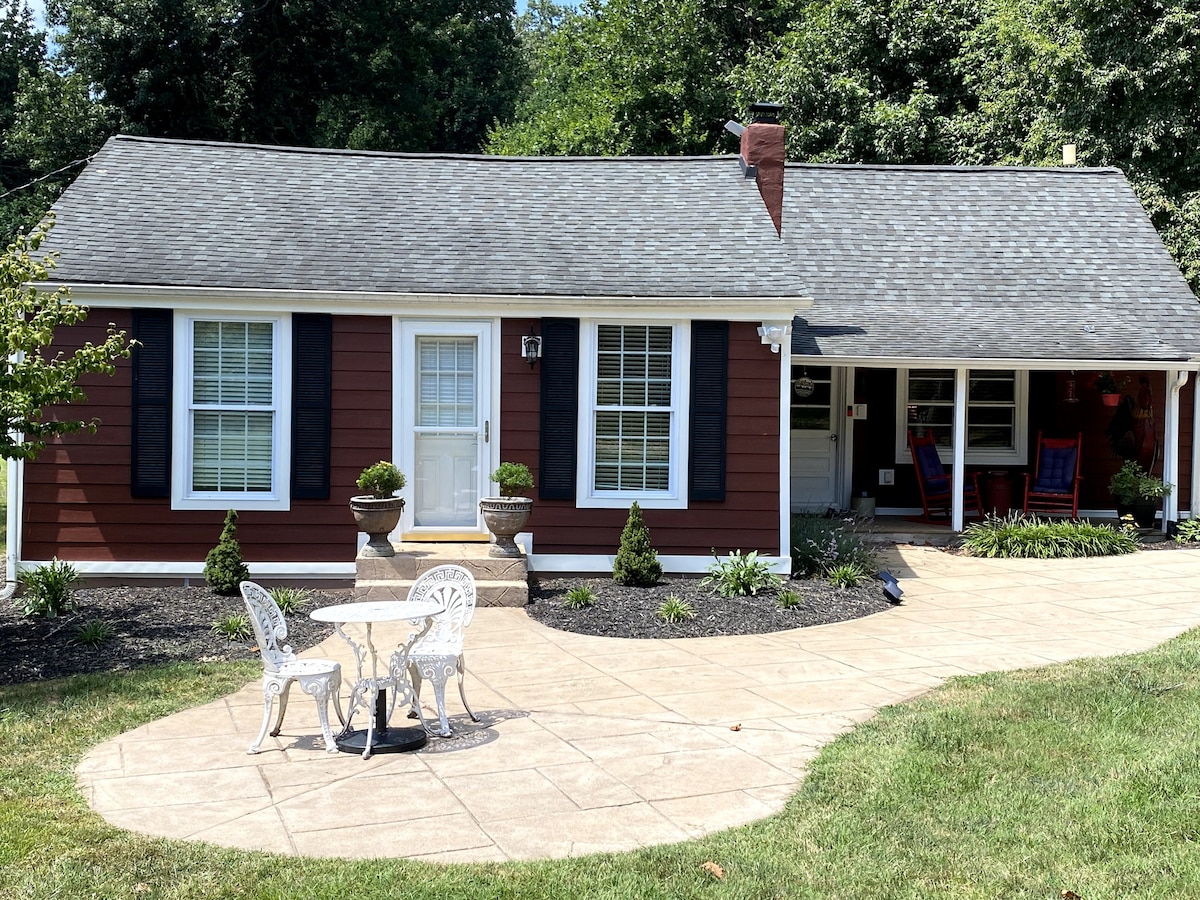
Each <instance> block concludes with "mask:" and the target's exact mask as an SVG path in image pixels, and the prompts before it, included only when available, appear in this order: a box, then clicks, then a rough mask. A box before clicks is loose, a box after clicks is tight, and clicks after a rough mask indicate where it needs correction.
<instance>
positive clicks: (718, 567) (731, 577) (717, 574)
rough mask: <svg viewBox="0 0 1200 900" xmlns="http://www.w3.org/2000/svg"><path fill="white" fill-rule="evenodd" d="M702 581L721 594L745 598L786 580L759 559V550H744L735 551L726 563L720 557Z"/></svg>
mask: <svg viewBox="0 0 1200 900" xmlns="http://www.w3.org/2000/svg"><path fill="white" fill-rule="evenodd" d="M714 555H715V553H714ZM700 583H701V584H703V585H704V586H705V587H712V589H713V590H714V591H716V592H717V593H718V594H720V595H721V596H722V597H745V596H746V595H748V594H757V593H758V592H759V591H762V590H766V589H768V588H777V587H779V585H780V584H782V583H783V579H782V578H780V577H779V576H778V575H776V574H774V573H773V572H772V571H771V566H770V563H768V562H767V561H766V560H765V559H759V557H758V551H757V550H751V551H750V552H749V553H747V554H745V555H743V554H742V551H741V550H733V551H731V552H730V554H729V557H728V558H727V559H726V560H725V562H721V560H720V559H718V560H717V561H716V562H714V563H713V564H712V565H711V566H709V567H708V575H707V576H705V578H704V579H703V580H702V581H701V582H700Z"/></svg>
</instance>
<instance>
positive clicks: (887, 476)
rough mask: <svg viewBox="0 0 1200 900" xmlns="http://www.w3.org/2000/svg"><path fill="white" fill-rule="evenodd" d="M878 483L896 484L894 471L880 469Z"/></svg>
mask: <svg viewBox="0 0 1200 900" xmlns="http://www.w3.org/2000/svg"><path fill="white" fill-rule="evenodd" d="M879 483H880V484H895V483H896V470H895V469H880V470H879Z"/></svg>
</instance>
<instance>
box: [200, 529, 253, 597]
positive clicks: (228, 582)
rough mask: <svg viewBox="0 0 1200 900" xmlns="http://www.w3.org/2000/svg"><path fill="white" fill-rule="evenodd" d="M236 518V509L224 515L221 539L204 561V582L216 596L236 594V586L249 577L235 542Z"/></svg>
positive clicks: (240, 550) (239, 548)
mask: <svg viewBox="0 0 1200 900" xmlns="http://www.w3.org/2000/svg"><path fill="white" fill-rule="evenodd" d="M237 517H238V514H237V510H236V509H231V510H230V511H229V512H227V513H226V514H225V525H224V527H223V528H222V529H221V539H220V540H219V541H218V542H217V546H215V547H213V548H212V549H211V550H209V551H208V556H207V557H205V560H204V581H205V583H206V584H207V585H208V586H209V587H210V588H212V589H213V592H214V593H217V594H236V593H237V591H238V585H239V584H240V583H241V582H243V581H246V580H247V579H249V577H250V570H249V569H248V568H246V564H245V563H244V562H242V548H241V545H240V544H238V541H237Z"/></svg>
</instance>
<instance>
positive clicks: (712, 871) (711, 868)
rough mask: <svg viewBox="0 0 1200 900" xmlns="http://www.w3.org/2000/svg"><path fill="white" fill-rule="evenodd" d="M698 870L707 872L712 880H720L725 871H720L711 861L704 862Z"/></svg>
mask: <svg viewBox="0 0 1200 900" xmlns="http://www.w3.org/2000/svg"><path fill="white" fill-rule="evenodd" d="M700 868H702V869H703V870H704V871H705V872H707V873H708V874H709V875H711V876H712V877H713V878H718V879H720V878H724V877H725V870H724V869H722V868H721V867H720V866H718V865H717V864H716V863H715V862H713V861H712V860H711V859H710V860H709V861H708V862H706V863H705V864H704V865H702V866H701V867H700Z"/></svg>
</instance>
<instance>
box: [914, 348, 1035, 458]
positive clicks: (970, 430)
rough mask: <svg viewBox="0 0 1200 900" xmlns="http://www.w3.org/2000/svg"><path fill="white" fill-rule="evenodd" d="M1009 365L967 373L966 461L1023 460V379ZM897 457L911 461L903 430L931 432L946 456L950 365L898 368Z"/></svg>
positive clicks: (950, 429) (950, 432)
mask: <svg viewBox="0 0 1200 900" xmlns="http://www.w3.org/2000/svg"><path fill="white" fill-rule="evenodd" d="M1027 375H1028V373H1026V372H1018V371H1014V370H1012V369H971V370H970V371H969V372H968V374H967V446H966V450H965V453H966V461H967V462H968V463H977V464H978V463H997V464H1000V463H1018V464H1020V463H1024V461H1025V460H1024V457H1025V455H1026V447H1025V443H1026V427H1025V420H1026V417H1025V414H1024V411H1025V406H1026V379H1027ZM897 392H898V394H899V397H898V400H899V403H898V404H897V409H898V413H899V419H900V421H899V422H897V425H898V429H897V432H898V434H897V443H896V460H897V462H911V456H910V455H909V451H908V447H907V434H908V432H909V431H911V432H912V433H913V434H915V435H917V436H918V437H921V436H924V435H925V434H932V435H933V437H934V440H935V442H936V443H937V446H938V447H939V449H940V451H941V454H942V456H943V458H944V459H949V458H950V454H951V452H952V451H953V448H954V370H953V369H908V370H901V371H900V373H899V378H898V379H897Z"/></svg>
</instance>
